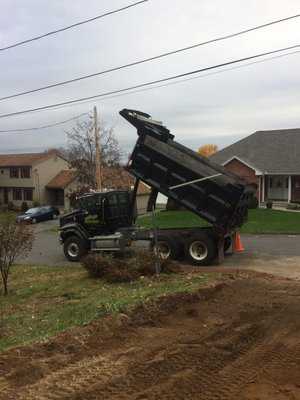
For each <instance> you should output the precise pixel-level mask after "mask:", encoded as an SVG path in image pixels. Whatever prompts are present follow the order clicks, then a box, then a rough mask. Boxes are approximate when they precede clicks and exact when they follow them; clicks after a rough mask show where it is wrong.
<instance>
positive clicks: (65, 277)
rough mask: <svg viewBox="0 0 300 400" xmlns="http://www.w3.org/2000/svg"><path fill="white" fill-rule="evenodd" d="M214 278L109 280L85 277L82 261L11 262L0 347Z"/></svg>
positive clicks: (31, 340)
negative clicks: (55, 263) (66, 263)
mask: <svg viewBox="0 0 300 400" xmlns="http://www.w3.org/2000/svg"><path fill="white" fill-rule="evenodd" d="M218 279H220V280H221V279H225V278H222V277H221V275H220V274H207V273H203V272H202V273H201V272H197V273H193V274H183V273H179V274H172V275H161V276H160V277H159V278H157V279H155V280H152V279H150V278H147V277H142V278H140V279H137V280H136V281H133V282H129V283H117V284H109V283H106V282H104V281H103V280H100V279H92V278H89V277H88V274H87V271H86V270H84V269H83V268H82V267H81V266H76V267H75V266H74V267H46V266H13V267H12V269H11V274H10V278H9V295H8V296H6V297H4V296H3V291H2V288H0V307H1V310H0V311H1V312H0V351H3V350H5V349H8V348H12V347H17V346H19V345H22V344H28V343H34V342H42V341H46V340H49V339H50V338H52V337H54V336H56V335H57V334H58V333H59V332H62V331H65V330H68V329H70V328H73V327H78V326H80V325H82V324H84V323H87V322H89V321H91V320H93V319H94V318H97V317H100V316H101V315H104V314H106V313H117V312H120V311H121V310H124V309H126V308H128V307H129V308H130V307H133V306H134V305H136V304H138V303H140V302H144V301H147V300H149V299H153V298H155V297H158V296H163V295H167V294H170V293H176V292H184V291H190V290H193V289H195V288H198V287H200V286H201V285H206V284H207V282H209V281H212V280H213V281H215V280H218Z"/></svg>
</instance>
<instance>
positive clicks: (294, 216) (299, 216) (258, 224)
mask: <svg viewBox="0 0 300 400" xmlns="http://www.w3.org/2000/svg"><path fill="white" fill-rule="evenodd" d="M156 221H157V225H158V226H159V227H160V228H167V227H169V228H180V227H193V226H200V227H205V226H209V224H208V223H207V222H206V221H205V220H203V219H202V218H200V217H198V216H197V215H195V214H193V213H192V212H190V211H161V212H158V213H157V214H156ZM138 224H139V225H141V226H146V227H152V226H153V222H152V217H151V215H150V216H146V217H143V218H139V220H138ZM241 233H244V234H245V233H247V234H266V233H270V234H272V233H273V234H279V233H282V234H300V211H299V212H298V211H297V212H292V211H281V210H273V209H266V208H256V209H253V210H249V214H248V221H247V222H246V223H245V224H244V225H243V226H242V228H241Z"/></svg>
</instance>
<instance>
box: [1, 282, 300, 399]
mask: <svg viewBox="0 0 300 400" xmlns="http://www.w3.org/2000/svg"><path fill="white" fill-rule="evenodd" d="M173 300H174V299H173ZM173 300H172V301H173ZM299 305H300V298H299V284H297V283H293V282H291V281H282V280H280V281H279V280H268V279H253V278H252V279H241V280H237V281H234V282H232V283H230V284H227V285H225V287H224V288H223V290H218V291H216V292H215V294H214V295H213V296H208V297H205V296H203V297H201V296H200V298H198V299H197V297H190V298H189V297H187V296H186V295H184V296H182V295H178V303H177V306H175V303H174V304H173V303H171V300H170V304H168V303H167V302H166V307H165V310H164V311H163V312H160V313H158V314H157V313H155V312H154V314H153V315H152V316H151V315H150V317H149V318H148V319H147V318H145V321H146V322H145V321H144V322H143V323H140V324H133V325H132V326H130V324H129V325H128V324H127V325H125V326H122V325H121V327H120V328H119V329H118V331H117V332H116V333H115V335H114V340H115V342H116V345H115V346H114V347H113V348H111V346H110V350H108V349H105V340H107V341H109V338H106V339H105V340H104V339H103V340H104V345H103V343H102V345H101V348H100V347H99V348H97V347H95V348H94V351H93V354H92V353H91V352H89V354H92V355H89V354H87V353H84V351H82V354H78V355H77V358H76V359H75V360H73V361H72V363H70V362H68V358H67V357H66V361H65V364H63V363H62V364H61V365H60V366H59V368H58V369H57V370H54V371H49V373H47V374H46V375H45V376H43V377H42V378H41V379H38V380H37V381H36V382H35V383H30V382H29V380H28V383H27V384H26V383H25V384H24V385H21V386H20V387H19V388H15V387H13V382H12V383H11V384H10V385H9V386H7V382H5V379H4V380H3V377H2V381H3V385H4V384H5V385H6V387H4V386H2V385H1V387H2V389H3V390H2V395H4V397H1V396H2V395H0V398H1V399H2V398H3V399H4V398H5V399H16V400H24V399H32V400H33V399H39V400H44V399H47V400H57V399H60V400H71V399H73V400H74V399H76V400H83V399H84V400H92V399H105V400H106V399H107V400H111V399H117V400H122V399H136V400H154V399H155V400H156V399H172V400H174V399H176V400H177V399H178V400H180V399H189V400H193V399H197V400H198V399H201V400H202V399H203V400H208V399H209V400H226V399H228V400H231V399H241V398H242V395H243V391H244V390H245V388H247V387H248V386H249V385H252V387H255V383H256V382H258V381H259V380H260V379H261V378H262V377H263V376H264V375H265V374H267V375H270V374H272V371H277V372H278V371H279V370H280V368H282V367H283V368H291V369H292V368H294V369H295V368H296V367H297V366H298V365H300V344H299V334H300V322H299V321H300V318H299V317H300V315H299V314H300V311H299V309H300V307H299ZM170 310H172V311H170ZM147 321H148V322H147ZM116 339H119V342H118V341H117V340H116ZM0 379H1V377H0ZM25 382H26V381H25ZM252 387H251V389H252ZM289 390H290V392H289V393H290V397H284V398H286V399H294V397H292V396H293V392H294V391H295V392H296V390H298V391H299V388H297V387H296V386H295V385H294V386H291V389H289ZM264 399H269V398H268V397H264ZM270 399H271V397H270ZM295 399H296V397H295ZM272 400H273V399H272Z"/></svg>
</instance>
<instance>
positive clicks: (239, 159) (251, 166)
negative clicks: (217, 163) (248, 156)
mask: <svg viewBox="0 0 300 400" xmlns="http://www.w3.org/2000/svg"><path fill="white" fill-rule="evenodd" d="M232 160H237V161H239V162H241V163H242V164H244V165H246V166H247V167H249V168H251V169H252V170H253V171H254V172H255V175H263V172H262V171H261V170H259V169H257V168H256V167H254V166H253V165H251V164H250V163H249V162H247V161H244V160H243V159H242V158H240V157H238V156H232V157H230V158H228V160H226V161H225V162H223V163H222V164H221V165H222V166H223V167H224V166H225V164H228V163H229V162H230V161H232Z"/></svg>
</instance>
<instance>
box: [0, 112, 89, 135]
mask: <svg viewBox="0 0 300 400" xmlns="http://www.w3.org/2000/svg"><path fill="white" fill-rule="evenodd" d="M84 115H89V114H88V113H83V114H80V115H78V116H77V117H73V118H70V119H68V120H66V121H62V122H57V123H56V124H52V125H45V126H39V127H35V128H26V129H10V130H7V131H0V133H10V132H25V131H34V130H40V129H45V128H52V127H53V126H58V125H62V124H65V123H67V122H70V121H73V120H74V119H78V118H80V117H83V116H84Z"/></svg>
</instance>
